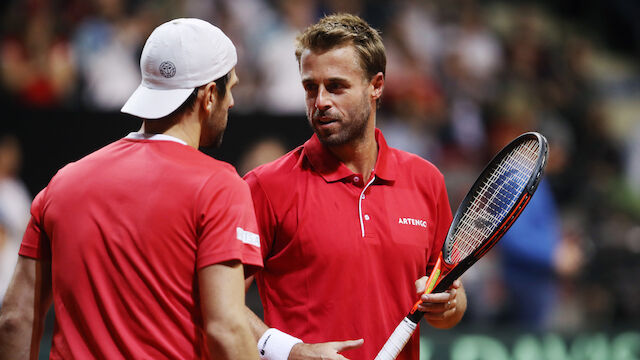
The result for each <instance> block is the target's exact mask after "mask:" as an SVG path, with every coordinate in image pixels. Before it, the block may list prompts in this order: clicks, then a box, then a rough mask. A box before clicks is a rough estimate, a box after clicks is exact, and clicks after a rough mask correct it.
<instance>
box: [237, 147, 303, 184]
mask: <svg viewBox="0 0 640 360" xmlns="http://www.w3.org/2000/svg"><path fill="white" fill-rule="evenodd" d="M302 150H303V146H299V147H297V148H295V149H294V150H292V151H290V152H288V153H287V154H285V155H283V156H281V157H280V158H278V159H276V160H274V161H272V162H269V163H267V164H264V165H261V166H258V167H257V168H255V169H253V170H251V171H249V172H248V173H247V174H246V175H245V177H244V178H245V180H247V182H248V183H249V186H253V185H254V183H260V184H282V182H285V181H287V180H288V179H292V177H297V175H298V173H299V172H300V171H301V170H302V169H303V157H304V156H303V151H302Z"/></svg>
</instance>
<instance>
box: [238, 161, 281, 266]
mask: <svg viewBox="0 0 640 360" xmlns="http://www.w3.org/2000/svg"><path fill="white" fill-rule="evenodd" d="M244 180H245V181H246V182H247V184H248V185H249V189H250V190H251V198H252V199H253V206H254V208H255V211H256V221H257V222H258V229H259V232H260V248H261V251H262V258H263V259H265V260H266V259H267V257H268V256H269V253H270V252H271V248H272V245H273V242H274V233H275V228H276V217H275V214H274V211H273V208H272V207H271V203H270V202H269V198H268V197H267V194H266V193H265V191H264V189H263V187H262V186H261V184H260V181H259V179H258V176H257V175H256V174H255V173H254V172H253V171H251V172H249V173H248V174H247V175H245V177H244Z"/></svg>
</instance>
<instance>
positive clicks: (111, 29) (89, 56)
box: [73, 0, 147, 111]
mask: <svg viewBox="0 0 640 360" xmlns="http://www.w3.org/2000/svg"><path fill="white" fill-rule="evenodd" d="M91 4H92V5H93V6H95V12H94V13H92V14H91V15H90V16H88V17H87V18H85V19H84V20H83V21H82V22H81V23H80V24H79V25H78V27H77V29H76V32H75V35H74V39H73V47H74V52H75V54H76V58H77V61H78V69H79V74H80V76H81V81H82V85H83V91H82V94H83V99H82V100H83V102H84V103H85V104H87V106H88V107H92V108H97V109H100V110H111V111H115V110H118V109H120V107H122V104H124V102H125V101H126V100H127V98H128V97H129V95H131V93H132V92H133V90H135V89H136V88H137V87H138V85H139V84H140V65H139V63H138V61H137V59H138V58H139V56H138V52H139V51H140V49H141V48H142V45H144V44H143V41H144V39H145V36H146V35H147V34H146V32H145V29H144V28H141V24H140V23H139V22H138V20H137V19H136V18H134V17H131V16H129V15H128V14H126V9H125V7H126V4H127V3H126V2H125V1H124V0H93V1H92V2H91Z"/></svg>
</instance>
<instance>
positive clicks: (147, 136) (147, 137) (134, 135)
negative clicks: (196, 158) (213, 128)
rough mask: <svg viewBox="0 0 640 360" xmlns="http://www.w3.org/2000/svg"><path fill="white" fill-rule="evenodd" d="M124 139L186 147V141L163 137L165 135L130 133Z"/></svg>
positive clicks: (169, 136) (173, 137) (168, 136)
mask: <svg viewBox="0 0 640 360" xmlns="http://www.w3.org/2000/svg"><path fill="white" fill-rule="evenodd" d="M126 138H127V139H134V140H154V141H173V142H177V143H180V144H182V145H187V142H186V141H184V140H182V139H178V138H177V137H175V136H171V135H165V134H149V133H141V132H132V133H129V135H127V136H126Z"/></svg>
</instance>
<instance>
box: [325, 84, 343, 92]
mask: <svg viewBox="0 0 640 360" xmlns="http://www.w3.org/2000/svg"><path fill="white" fill-rule="evenodd" d="M342 89H344V86H343V85H342V84H329V85H328V86H327V90H328V91H330V92H336V91H340V90H342Z"/></svg>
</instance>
